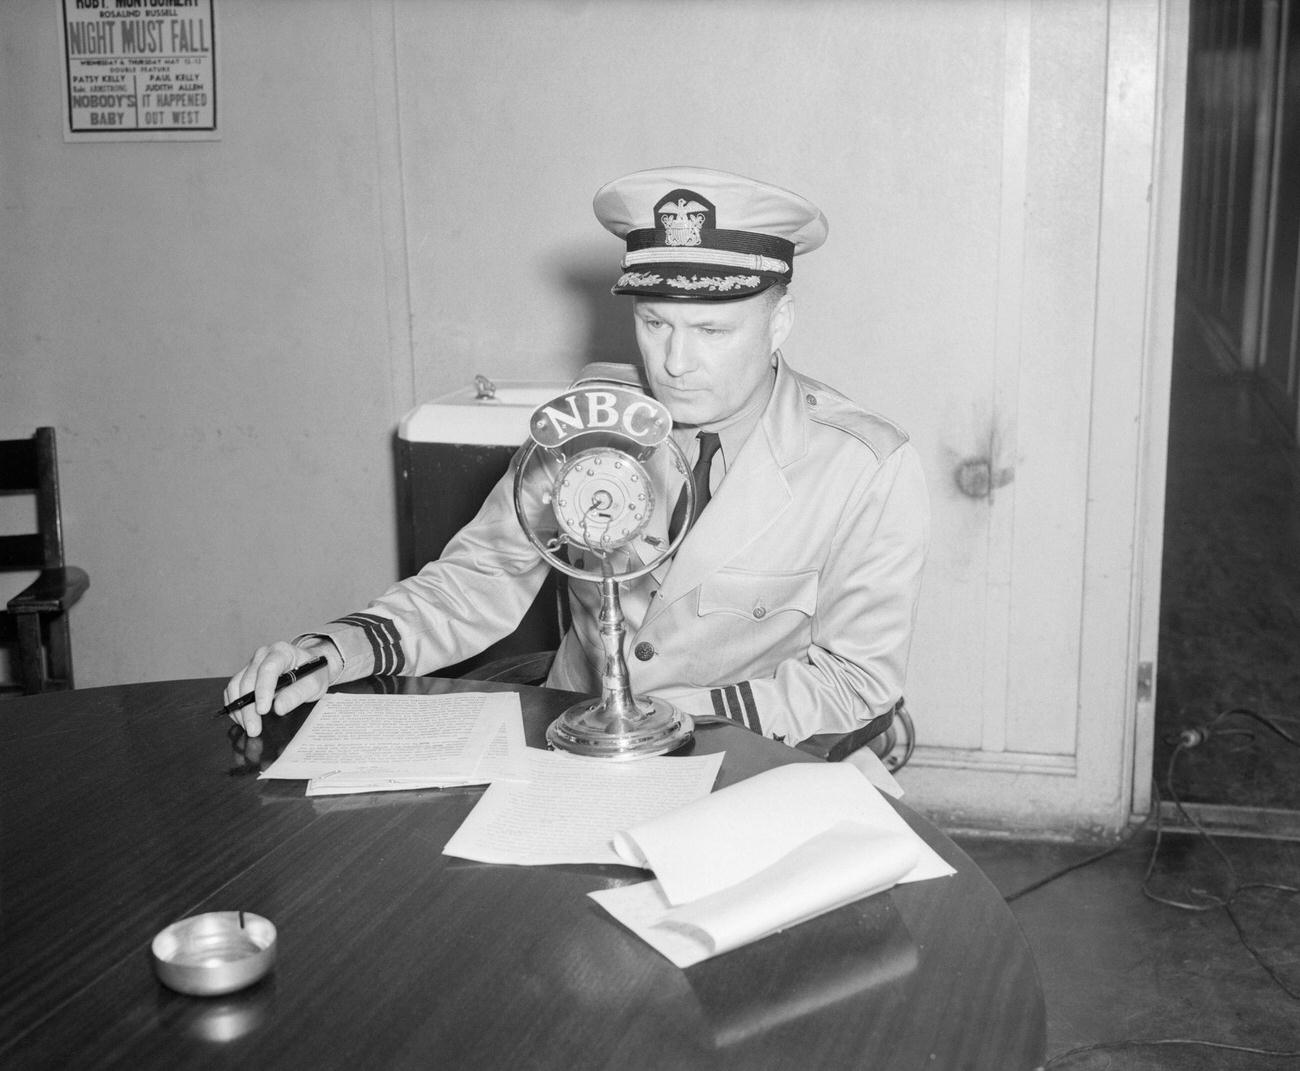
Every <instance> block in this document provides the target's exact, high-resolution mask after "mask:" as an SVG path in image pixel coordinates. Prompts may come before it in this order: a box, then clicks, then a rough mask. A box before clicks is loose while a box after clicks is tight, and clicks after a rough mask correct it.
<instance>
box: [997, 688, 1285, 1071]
mask: <svg viewBox="0 0 1300 1071" xmlns="http://www.w3.org/2000/svg"><path fill="white" fill-rule="evenodd" d="M1234 716H1243V717H1248V718H1251V719H1253V720H1255V721H1257V722H1259V723H1260V724H1261V725H1264V726H1265V727H1267V728H1268V729H1270V730H1272V731H1273V732H1274V733H1276V734H1277V735H1278V736H1280V737H1281V738H1282V739H1283V740H1285V741H1287V743H1289V744H1293V745H1295V746H1297V747H1300V739H1296V738H1295V737H1293V736H1292V735H1291V734H1289V733H1287V732H1286V731H1285V730H1283V729H1282V728H1281V727H1279V726H1278V724H1277V723H1276V722H1275V721H1274V720H1272V719H1270V718H1266V717H1264V716H1263V715H1261V714H1258V713H1256V712H1255V711H1253V710H1248V709H1246V708H1244V707H1234V708H1232V709H1231V710H1225V711H1222V712H1221V713H1219V714H1218V715H1216V716H1215V717H1214V718H1213V719H1212V720H1211V721H1210V723H1209V724H1208V725H1206V726H1203V727H1197V728H1193V729H1184V730H1183V731H1182V732H1181V733H1180V734H1179V735H1178V738H1177V741H1176V742H1175V744H1174V750H1173V752H1172V753H1171V754H1170V756H1169V763H1168V765H1167V766H1166V768H1165V790H1166V792H1167V793H1168V797H1169V798H1170V799H1171V800H1172V801H1173V804H1174V806H1175V807H1176V808H1177V810H1178V813H1179V814H1181V815H1182V816H1183V818H1185V819H1186V820H1187V822H1188V823H1190V824H1191V826H1192V827H1193V828H1194V829H1195V830H1196V831H1197V832H1198V833H1199V834H1200V835H1201V836H1202V837H1203V838H1204V839H1205V842H1206V843H1207V844H1209V845H1210V847H1211V848H1213V849H1214V851H1215V853H1216V854H1217V855H1218V856H1219V859H1220V860H1221V861H1222V863H1223V866H1224V868H1225V869H1226V870H1227V872H1228V877H1229V891H1228V892H1227V893H1226V894H1225V895H1216V894H1213V893H1209V892H1206V891H1204V890H1201V889H1193V890H1191V891H1192V892H1193V893H1195V894H1196V895H1197V896H1199V897H1201V898H1202V899H1201V901H1200V902H1199V903H1191V902H1189V901H1185V900H1173V899H1169V898H1167V897H1163V896H1157V895H1156V894H1155V893H1154V892H1152V891H1151V888H1150V881H1151V876H1152V874H1153V873H1154V871H1155V866H1156V859H1157V858H1158V856H1159V853H1160V842H1161V838H1162V835H1163V826H1162V824H1161V821H1160V803H1161V797H1160V787H1159V785H1158V784H1157V783H1156V779H1155V778H1154V777H1152V779H1151V809H1150V811H1148V812H1147V815H1146V817H1145V818H1144V819H1143V820H1142V822H1141V823H1140V824H1139V825H1137V826H1134V827H1133V828H1132V829H1130V830H1129V831H1128V832H1127V833H1125V834H1124V836H1123V837H1121V838H1120V840H1118V841H1117V842H1116V843H1115V844H1113V845H1111V846H1110V847H1109V848H1106V849H1104V850H1103V851H1100V852H1097V853H1096V854H1094V855H1091V856H1089V857H1088V858H1086V859H1083V860H1080V861H1079V862H1077V863H1072V864H1071V865H1069V866H1066V867H1062V868H1061V869H1059V870H1056V871H1054V872H1053V873H1051V874H1048V875H1047V876H1046V877H1044V878H1041V879H1040V880H1038V881H1035V882H1033V883H1032V884H1030V885H1026V886H1025V887H1024V888H1023V889H1019V890H1017V891H1016V892H1014V893H1011V894H1009V895H1007V896H1006V897H1005V898H1004V899H1005V900H1006V902H1007V903H1011V902H1012V901H1014V900H1018V899H1019V898H1020V897H1022V896H1025V895H1027V894H1028V893H1031V892H1033V891H1034V890H1035V889H1041V888H1042V887H1043V886H1044V885H1048V884H1050V883H1051V882H1053V881H1056V880H1057V879H1058V878H1061V877H1064V876H1065V875H1066V874H1069V873H1071V872H1073V871H1075V870H1079V869H1080V868H1082V867H1085V866H1090V865H1091V864H1093V863H1096V862H1098V861H1099V860H1101V859H1104V858H1106V857H1107V856H1109V855H1113V854H1114V853H1115V852H1117V851H1119V850H1120V849H1121V848H1123V847H1124V846H1125V845H1127V844H1128V843H1129V842H1130V841H1132V840H1133V838H1134V837H1136V836H1137V835H1138V834H1139V833H1141V832H1142V830H1144V829H1145V828H1146V827H1147V826H1148V825H1149V824H1150V823H1151V820H1152V818H1153V817H1154V819H1155V826H1156V839H1155V843H1154V844H1153V845H1152V848H1151V856H1150V858H1149V859H1148V861H1147V868H1146V873H1145V874H1144V875H1143V877H1142V885H1141V889H1142V894H1143V895H1144V896H1146V897H1147V898H1148V899H1150V900H1153V901H1155V902H1156V903H1160V904H1167V905H1168V906H1170V907H1175V908H1178V909H1179V910H1183V911H1211V910H1214V909H1216V908H1223V909H1224V913H1225V914H1226V915H1227V916H1228V919H1229V921H1230V922H1231V923H1232V925H1233V928H1234V929H1235V930H1236V931H1237V938H1238V940H1239V941H1240V942H1241V944H1242V946H1243V947H1244V948H1245V949H1246V951H1247V952H1249V953H1250V954H1251V957H1252V958H1253V959H1254V960H1255V962H1256V963H1258V964H1259V965H1260V967H1262V968H1263V969H1264V971H1265V972H1266V973H1267V974H1268V976H1269V977H1270V978H1271V979H1272V980H1273V982H1274V983H1275V984H1276V985H1277V986H1278V988H1280V989H1281V990H1282V992H1284V993H1285V994H1286V995H1287V996H1289V997H1290V998H1291V999H1293V1000H1300V992H1297V991H1296V990H1295V989H1293V988H1292V987H1291V986H1289V985H1288V984H1287V983H1286V981H1285V980H1284V979H1283V978H1282V977H1281V975H1280V974H1279V973H1278V971H1277V970H1276V969H1275V968H1274V967H1273V965H1272V964H1270V963H1269V962H1268V961H1267V960H1266V959H1264V957H1263V955H1262V954H1261V953H1260V951H1259V950H1258V949H1257V948H1255V946H1254V945H1252V944H1251V943H1250V941H1249V939H1248V938H1247V936H1246V933H1245V930H1244V929H1243V927H1242V925H1241V922H1240V920H1239V919H1238V918H1237V916H1236V914H1235V913H1234V912H1233V903H1234V902H1235V901H1236V899H1237V897H1238V896H1239V895H1240V894H1241V893H1243V892H1246V891H1249V890H1257V889H1270V890H1273V891H1274V892H1285V893H1289V894H1296V893H1300V888H1298V887H1296V886H1293V885H1283V884H1280V883H1275V882H1242V881H1241V880H1240V878H1239V876H1238V874H1237V869H1236V867H1234V866H1233V864H1232V861H1231V860H1230V859H1229V858H1228V856H1227V853H1226V852H1224V850H1223V848H1222V847H1221V846H1220V845H1219V843H1218V841H1216V840H1215V838H1214V836H1213V835H1212V834H1211V833H1210V832H1209V830H1207V829H1206V828H1205V827H1204V826H1203V825H1201V823H1200V822H1198V821H1197V820H1196V818H1195V817H1194V816H1193V815H1192V814H1191V813H1190V812H1188V811H1187V810H1186V809H1185V808H1184V807H1183V803H1182V800H1181V799H1180V798H1179V796H1178V793H1177V792H1175V791H1174V784H1173V779H1174V767H1175V765H1176V763H1177V761H1178V757H1179V755H1181V754H1182V753H1183V752H1184V751H1188V750H1190V749H1191V748H1194V747H1199V746H1200V745H1202V744H1204V743H1205V742H1206V741H1208V740H1210V739H1211V738H1213V737H1215V736H1232V735H1247V736H1249V735H1252V734H1250V733H1249V732H1247V731H1245V730H1240V729H1220V728H1219V726H1220V725H1221V724H1222V723H1223V722H1224V721H1225V720H1226V719H1228V718H1230V717H1234ZM1159 1045H1184V1046H1200V1047H1202V1048H1209V1049H1219V1050H1224V1051H1229V1052H1240V1053H1248V1054H1252V1055H1258V1056H1277V1057H1290V1058H1294V1057H1297V1056H1300V1051H1287V1052H1283V1051H1279V1050H1273V1049H1256V1048H1250V1047H1246V1046H1240V1045H1229V1044H1226V1043H1224V1042H1217V1041H1200V1040H1196V1039H1193V1038H1153V1039H1147V1040H1137V1039H1134V1040H1128V1041H1113V1042H1098V1043H1097V1044H1093V1045H1084V1046H1081V1047H1079V1048H1074V1049H1070V1050H1069V1051H1068V1052H1063V1053H1059V1054H1057V1055H1056V1056H1053V1057H1052V1058H1051V1059H1049V1060H1048V1061H1047V1062H1046V1063H1045V1064H1043V1068H1044V1069H1046V1068H1050V1067H1056V1066H1059V1064H1060V1062H1061V1061H1062V1060H1066V1059H1069V1058H1070V1057H1073V1056H1079V1055H1083V1054H1084V1053H1089V1052H1101V1051H1115V1052H1120V1051H1127V1050H1130V1049H1137V1048H1147V1047H1151V1046H1159Z"/></svg>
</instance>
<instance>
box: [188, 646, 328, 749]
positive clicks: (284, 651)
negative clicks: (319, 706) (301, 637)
mask: <svg viewBox="0 0 1300 1071" xmlns="http://www.w3.org/2000/svg"><path fill="white" fill-rule="evenodd" d="M309 654H316V655H317V657H315V658H311V659H310V660H308V661H305V662H301V663H300V661H299V660H300V659H303V658H305V657H307V656H308V655H309ZM330 676H331V674H330V672H329V661H328V659H327V658H326V656H325V655H324V654H321V653H320V648H315V649H313V650H311V651H308V650H307V649H305V648H302V647H297V646H295V645H293V644H291V643H284V642H279V643H273V644H271V645H270V646H269V647H259V648H258V650H257V652H256V653H255V654H254V655H253V657H252V658H251V659H249V662H248V664H247V665H246V666H245V667H244V668H243V669H241V670H240V671H239V672H238V673H236V674H235V675H234V676H233V677H231V678H230V681H229V683H227V685H226V691H225V700H226V705H225V706H224V707H222V708H221V709H220V710H219V711H217V712H216V714H215V715H214V717H219V716H221V715H223V714H224V715H227V716H229V717H231V718H233V719H234V720H235V721H236V722H237V723H238V724H239V725H240V726H241V727H242V728H243V730H244V732H245V733H247V734H248V735H249V736H259V735H260V734H261V732H262V718H263V717H265V716H267V715H268V714H272V713H274V714H276V715H284V714H287V713H289V711H291V710H293V709H295V708H296V707H298V706H300V705H301V704H303V703H310V702H313V701H314V700H317V699H319V698H320V697H321V696H323V695H324V694H325V691H326V689H327V688H328V687H329V685H330Z"/></svg>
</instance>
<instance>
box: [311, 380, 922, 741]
mask: <svg viewBox="0 0 1300 1071" xmlns="http://www.w3.org/2000/svg"><path fill="white" fill-rule="evenodd" d="M512 469H513V466H512ZM512 487H513V471H512V472H510V473H507V474H506V476H505V477H504V478H503V479H502V480H501V482H500V483H498V484H497V486H496V488H495V489H494V490H493V491H492V493H491V494H490V495H489V496H488V498H487V500H486V501H485V502H484V505H483V507H482V509H481V510H480V511H479V513H478V515H477V516H476V517H475V518H474V520H473V521H471V522H470V523H469V524H468V525H467V526H466V527H465V528H464V529H463V530H462V531H461V532H460V533H458V534H457V535H456V536H455V537H454V538H453V540H452V541H451V542H450V543H449V544H448V545H447V548H446V549H445V551H444V552H443V555H442V557H441V558H439V559H438V560H437V561H435V562H430V563H429V564H428V565H427V566H425V567H424V568H423V569H422V570H421V571H420V572H419V573H418V574H417V575H416V576H414V577H411V578H410V579H407V580H404V581H402V582H400V583H398V584H397V585H395V586H394V587H393V588H391V589H390V590H389V591H388V592H386V593H385V594H384V595H383V596H382V597H380V598H379V599H378V600H376V601H375V602H374V603H373V604H372V605H371V606H369V607H368V608H367V609H366V610H365V611H363V612H361V613H358V614H352V615H349V616H348V617H344V618H341V619H340V620H339V621H337V622H334V623H332V624H331V625H329V626H327V627H326V628H324V629H322V630H321V633H320V634H322V635H327V636H329V637H330V638H331V639H332V640H333V641H334V642H335V644H336V645H337V646H338V648H339V651H340V652H341V654H342V655H343V660H344V672H343V677H342V678H341V679H344V680H353V679H356V678H359V677H364V676H368V675H370V674H371V673H408V674H423V673H431V672H433V671H435V670H437V669H439V668H440V667H442V666H445V665H450V664H453V663H455V662H458V661H460V660H462V659H464V658H468V657H470V656H471V655H473V654H476V653H478V652H479V651H481V650H482V649H483V648H485V647H487V646H488V645H489V644H491V643H493V642H495V641H496V640H498V639H500V638H501V637H503V636H505V635H508V634H509V633H510V632H511V631H513V629H514V628H515V626H516V625H517V624H518V622H519V620H520V619H521V618H522V616H523V614H524V613H525V612H526V611H527V609H528V607H529V606H530V605H531V603H532V600H533V597H534V596H535V595H536V593H537V591H538V589H539V588H540V586H541V583H542V580H543V579H544V578H545V576H546V571H547V569H548V568H549V567H548V566H547V565H546V563H545V562H544V561H543V560H542V558H541V556H540V554H538V552H537V551H536V549H535V548H534V547H533V546H532V545H531V544H530V543H529V541H528V539H527V538H526V537H525V536H524V534H523V532H522V530H521V529H520V527H519V524H518V522H517V520H516V518H515V513H514V506H513V498H512ZM928 540H929V503H928V499H927V495H926V488H925V478H924V475H923V473H922V470H921V465H920V460H919V458H918V456H917V453H916V450H915V449H914V448H913V447H912V445H911V444H910V443H909V442H908V441H907V436H906V435H905V434H904V433H903V432H902V431H901V430H900V429H899V428H898V427H896V426H895V425H894V424H892V423H890V422H889V421H887V420H885V419H883V418H882V417H880V416H877V415H875V414H873V413H870V412H868V411H866V410H864V409H862V408H860V407H859V406H857V405H855V404H854V403H853V402H851V401H849V400H848V399H847V398H845V397H844V396H843V395H841V394H839V393H838V392H836V391H834V390H832V389H831V388H829V387H827V386H825V385H824V384H821V383H818V382H817V381H816V380H813V379H809V378H808V377H806V376H803V375H801V374H799V373H798V372H795V371H794V370H793V369H791V368H790V367H789V366H788V365H786V364H785V362H784V361H783V360H782V361H779V363H778V367H777V376H776V383H775V385H774V387H773V391H772V396H771V398H770V399H769V401H768V404H767V407H766V409H765V410H764V412H763V415H762V417H761V418H760V420H759V422H758V424H757V425H756V426H755V428H754V431H753V432H752V434H751V435H750V436H749V438H748V439H747V440H746V441H745V444H744V446H743V447H742V448H741V449H740V451H739V453H738V455H737V456H736V457H735V458H734V459H732V460H731V461H730V463H729V464H728V466H727V472H726V476H725V478H724V479H723V481H722V483H721V485H720V486H719V487H718V489H717V490H716V491H715V492H714V493H713V496H712V499H711V500H710V502H709V505H708V508H707V509H706V510H704V512H703V513H702V514H701V515H700V517H699V519H698V520H697V521H696V523H695V526H694V527H693V528H692V529H691V531H690V532H689V534H688V535H687V537H686V539H685V540H684V541H683V543H682V545H681V547H680V548H679V549H678V551H677V554H676V555H675V556H674V557H673V559H672V560H671V561H670V562H668V563H665V564H664V565H661V566H660V567H659V568H658V569H657V570H656V571H655V572H654V573H651V574H650V575H647V576H644V577H641V578H639V579H637V580H633V581H630V582H627V583H625V584H623V585H621V591H620V595H621V601H622V606H623V611H624V614H625V616H626V618H627V642H626V646H625V653H626V657H627V663H628V670H629V674H630V676H631V684H632V688H633V691H635V692H637V693H644V694H654V695H659V696H662V697H664V698H665V699H668V700H671V701H672V702H673V703H675V704H676V705H677V706H678V707H680V708H681V709H683V710H685V711H686V712H687V713H690V714H695V715H706V714H723V715H726V716H728V717H730V718H733V719H735V720H737V721H740V722H742V723H743V724H746V725H748V726H749V727H750V728H751V729H753V730H755V731H757V732H762V733H766V734H768V735H770V736H772V737H774V738H776V739H778V740H785V741H787V742H788V743H790V744H795V743H798V742H799V741H801V740H804V739H806V738H807V737H809V736H812V735H814V734H817V733H827V732H834V733H840V732H848V731H850V730H852V729H856V728H858V727H859V726H861V725H863V724H865V723H866V721H868V720H869V719H870V718H871V717H873V716H875V715H878V714H882V713H884V712H885V711H886V710H888V709H889V708H890V707H891V706H892V705H893V704H894V703H895V702H896V701H897V700H898V698H899V697H900V696H901V695H902V690H903V681H904V675H905V671H906V666H907V655H908V647H909V644H910V641H911V635H912V626H913V622H914V619H915V615H916V605H917V597H918V595H919V592H920V584H921V571H922V566H923V564H924V560H925V553H926V548H927V544H928ZM569 592H570V603H571V606H572V610H573V624H572V627H571V628H570V630H569V632H568V633H567V634H566V635H565V637H564V639H563V641H562V643H561V645H560V649H559V651H558V653H557V656H556V659H555V664H554V666H553V668H552V670H551V674H550V676H549V678H548V679H547V684H549V685H551V686H552V687H557V688H567V689H571V690H574V691H579V692H586V693H590V694H599V692H600V669H601V664H602V662H603V654H602V649H601V645H600V640H599V632H598V622H599V605H600V599H599V586H598V585H597V584H596V583H594V582H586V581H581V580H572V579H571V580H570V581H569Z"/></svg>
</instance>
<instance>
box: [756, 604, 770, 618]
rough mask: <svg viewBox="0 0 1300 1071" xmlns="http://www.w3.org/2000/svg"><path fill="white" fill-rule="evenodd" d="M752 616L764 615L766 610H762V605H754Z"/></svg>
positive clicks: (760, 616)
mask: <svg viewBox="0 0 1300 1071" xmlns="http://www.w3.org/2000/svg"><path fill="white" fill-rule="evenodd" d="M754 616H755V617H759V618H762V617H766V616H767V611H766V610H764V609H763V607H761V606H755V607H754Z"/></svg>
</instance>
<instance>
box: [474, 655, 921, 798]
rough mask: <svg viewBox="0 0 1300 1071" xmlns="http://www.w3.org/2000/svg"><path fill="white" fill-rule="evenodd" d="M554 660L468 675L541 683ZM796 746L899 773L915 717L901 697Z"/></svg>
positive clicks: (500, 662)
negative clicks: (860, 720)
mask: <svg viewBox="0 0 1300 1071" xmlns="http://www.w3.org/2000/svg"><path fill="white" fill-rule="evenodd" d="M554 660H555V652H554V651H533V652H530V653H528V654H521V655H511V656H509V657H506V658H499V659H497V660H495V661H493V662H489V663H488V664H487V665H484V666H479V667H478V668H477V669H473V670H471V671H469V672H468V673H466V676H468V677H473V678H474V679H475V680H480V681H499V682H501V683H503V684H541V683H542V682H543V681H544V680H546V675H547V673H549V672H550V669H551V663H552V662H553V661H554ZM696 720H701V719H696ZM717 720H719V721H723V720H726V719H722V718H719V719H717ZM796 746H797V747H798V748H799V750H800V751H806V752H807V753H808V754H810V755H816V756H817V757H818V758H819V759H825V760H826V761H827V762H841V761H843V760H844V759H846V758H848V756H850V755H852V754H853V752H855V751H857V750H858V748H861V747H869V748H870V749H871V750H872V751H874V752H875V753H876V755H877V756H878V757H879V758H880V760H881V761H882V762H883V763H884V764H885V766H886V767H887V768H888V769H889V770H890V771H891V772H896V771H898V770H901V769H902V768H903V767H904V766H906V765H907V763H908V760H909V759H911V757H912V750H913V748H914V747H915V746H916V731H915V728H914V726H913V724H912V716H911V715H910V714H908V712H907V705H906V703H905V702H904V701H903V700H902V699H900V700H899V701H898V702H897V703H896V704H894V707H893V709H891V710H887V711H885V713H883V714H880V715H878V716H877V717H874V718H872V719H871V720H870V721H869V722H867V724H866V725H864V726H862V727H861V728H859V729H855V730H853V732H851V733H821V734H819V735H817V736H810V737H809V738H808V739H807V740H804V741H802V742H801V743H799V744H798V745H796Z"/></svg>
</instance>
